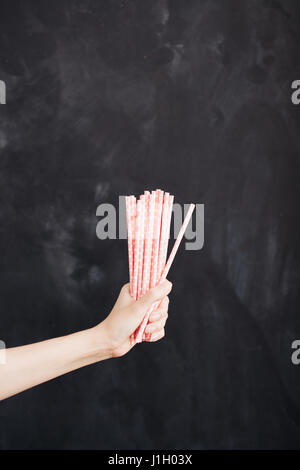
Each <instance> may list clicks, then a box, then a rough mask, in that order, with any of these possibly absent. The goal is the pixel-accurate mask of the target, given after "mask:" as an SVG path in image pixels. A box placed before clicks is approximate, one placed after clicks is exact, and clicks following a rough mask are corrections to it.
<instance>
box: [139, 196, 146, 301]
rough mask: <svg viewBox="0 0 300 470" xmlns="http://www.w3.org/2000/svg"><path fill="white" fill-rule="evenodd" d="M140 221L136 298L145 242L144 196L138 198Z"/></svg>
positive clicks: (141, 274)
mask: <svg viewBox="0 0 300 470" xmlns="http://www.w3.org/2000/svg"><path fill="white" fill-rule="evenodd" d="M140 206H141V219H140V228H139V235H140V242H139V261H138V262H139V267H138V298H139V297H140V296H141V295H142V283H143V264H144V241H145V196H144V194H143V195H142V196H141V197H140Z"/></svg>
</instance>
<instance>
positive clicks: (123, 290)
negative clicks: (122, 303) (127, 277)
mask: <svg viewBox="0 0 300 470" xmlns="http://www.w3.org/2000/svg"><path fill="white" fill-rule="evenodd" d="M129 285H130V284H129V282H127V283H126V284H124V286H123V287H122V288H121V292H128V290H129Z"/></svg>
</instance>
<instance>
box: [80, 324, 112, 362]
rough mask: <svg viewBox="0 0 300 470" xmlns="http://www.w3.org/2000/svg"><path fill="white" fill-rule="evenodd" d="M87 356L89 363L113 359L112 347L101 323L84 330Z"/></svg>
mask: <svg viewBox="0 0 300 470" xmlns="http://www.w3.org/2000/svg"><path fill="white" fill-rule="evenodd" d="M86 334H87V354H88V355H89V357H90V358H91V362H98V361H104V360H105V359H110V358H111V357H113V351H112V346H111V344H110V341H109V338H108V336H107V334H106V331H105V327H104V325H103V323H100V324H99V325H97V326H95V327H93V328H90V329H89V330H86Z"/></svg>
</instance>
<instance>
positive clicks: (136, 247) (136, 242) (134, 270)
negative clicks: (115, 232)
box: [132, 200, 141, 300]
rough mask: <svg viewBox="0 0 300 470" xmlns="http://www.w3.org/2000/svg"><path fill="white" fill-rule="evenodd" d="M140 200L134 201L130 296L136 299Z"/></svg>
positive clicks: (139, 238)
mask: <svg viewBox="0 0 300 470" xmlns="http://www.w3.org/2000/svg"><path fill="white" fill-rule="evenodd" d="M140 232H141V201H140V200H138V201H137V203H136V216H135V230H134V260H133V286H132V297H133V298H134V299H135V300H137V298H138V278H139V259H140V255H141V251H140V240H141V233H140Z"/></svg>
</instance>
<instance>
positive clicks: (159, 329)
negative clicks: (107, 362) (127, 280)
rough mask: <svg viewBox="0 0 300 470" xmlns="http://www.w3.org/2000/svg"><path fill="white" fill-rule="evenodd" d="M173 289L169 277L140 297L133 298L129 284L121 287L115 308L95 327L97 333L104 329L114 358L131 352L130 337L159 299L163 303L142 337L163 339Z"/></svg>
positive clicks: (153, 315)
mask: <svg viewBox="0 0 300 470" xmlns="http://www.w3.org/2000/svg"><path fill="white" fill-rule="evenodd" d="M171 289H172V284H171V282H169V281H168V280H166V281H164V282H162V283H161V284H159V285H158V286H156V287H153V288H152V289H150V290H149V291H148V292H147V294H145V295H143V296H142V297H141V298H140V299H139V300H133V299H132V297H131V296H130V293H129V284H125V285H124V286H123V287H122V289H121V292H120V294H119V297H118V299H117V301H116V303H115V305H114V307H113V309H112V311H111V312H110V314H109V315H108V317H107V318H106V319H105V320H104V321H103V322H102V323H100V325H98V326H96V327H95V329H94V330H95V332H96V334H97V332H99V333H100V330H101V336H102V337H103V333H104V336H105V337H106V338H107V340H108V345H109V349H110V354H111V356H112V357H119V356H123V355H124V354H126V353H127V352H128V351H130V349H131V348H132V347H133V345H132V344H131V343H130V336H131V335H132V333H134V331H135V330H136V329H137V327H138V326H139V325H140V323H141V322H142V320H143V318H144V316H145V314H146V312H147V310H148V309H149V308H150V307H151V305H152V304H153V303H154V302H156V301H157V300H160V301H162V302H161V305H160V307H159V308H158V309H157V310H155V311H154V312H152V314H151V315H150V318H149V325H148V326H147V327H146V330H145V334H146V335H144V338H143V339H144V340H146V341H152V342H153V341H158V340H159V339H161V338H163V336H164V334H165V330H164V327H165V324H166V321H167V318H168V305H169V298H168V297H167V295H168V294H169V292H170V291H171Z"/></svg>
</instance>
